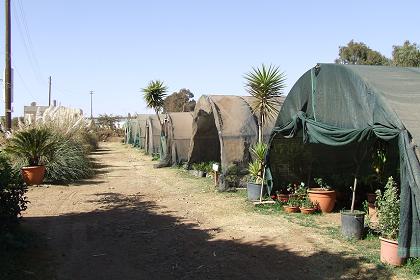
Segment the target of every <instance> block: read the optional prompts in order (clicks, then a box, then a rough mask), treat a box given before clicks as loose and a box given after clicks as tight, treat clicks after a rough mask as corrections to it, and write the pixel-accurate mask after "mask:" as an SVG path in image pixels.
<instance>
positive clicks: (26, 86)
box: [13, 67, 38, 101]
mask: <svg viewBox="0 0 420 280" xmlns="http://www.w3.org/2000/svg"><path fill="white" fill-rule="evenodd" d="M13 71H15V72H16V73H17V74H18V76H19V79H20V81H21V82H22V85H23V87H24V88H25V89H26V92H27V93H29V95H30V96H31V97H32V98H33V99H34V101H38V99H37V98H36V97H35V96H34V95H33V94H32V92H31V90H30V89H29V87H28V85H27V84H26V82H25V80H24V79H23V77H22V75H21V74H20V72H19V71H18V69H17V68H16V67H15V68H13Z"/></svg>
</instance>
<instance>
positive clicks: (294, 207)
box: [283, 205, 299, 213]
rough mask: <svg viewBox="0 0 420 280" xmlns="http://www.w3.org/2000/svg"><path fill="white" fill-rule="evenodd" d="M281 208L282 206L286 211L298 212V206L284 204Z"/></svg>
mask: <svg viewBox="0 0 420 280" xmlns="http://www.w3.org/2000/svg"><path fill="white" fill-rule="evenodd" d="M283 208H284V211H286V213H298V212H299V207H298V206H289V205H284V206H283Z"/></svg>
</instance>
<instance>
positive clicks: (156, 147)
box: [144, 115, 164, 156]
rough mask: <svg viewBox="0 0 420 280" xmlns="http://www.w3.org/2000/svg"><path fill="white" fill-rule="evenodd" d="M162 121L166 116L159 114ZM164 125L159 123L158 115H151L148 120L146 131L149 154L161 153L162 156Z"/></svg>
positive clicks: (147, 151) (146, 146) (146, 148)
mask: <svg viewBox="0 0 420 280" xmlns="http://www.w3.org/2000/svg"><path fill="white" fill-rule="evenodd" d="M159 117H160V119H161V121H163V119H164V116H163V115H159ZM161 131H162V127H161V125H160V123H159V119H158V117H157V115H149V116H148V118H147V120H146V133H145V147H144V149H145V151H146V153H147V154H150V155H153V154H160V155H161V156H162V144H161V141H162V138H161V136H162V135H161Z"/></svg>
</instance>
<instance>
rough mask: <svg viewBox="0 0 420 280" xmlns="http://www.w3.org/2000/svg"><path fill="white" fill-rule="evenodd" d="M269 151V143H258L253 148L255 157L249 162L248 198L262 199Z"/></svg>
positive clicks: (252, 151)
mask: <svg viewBox="0 0 420 280" xmlns="http://www.w3.org/2000/svg"><path fill="white" fill-rule="evenodd" d="M266 152H267V145H266V144H264V143H257V144H255V145H254V146H252V148H251V153H252V155H253V157H254V158H255V159H254V161H253V162H250V163H249V164H248V172H249V180H248V183H247V184H246V189H247V193H248V200H250V201H255V200H258V199H261V196H262V192H263V189H262V188H263V187H264V179H265V178H264V169H265V164H264V159H265V153H266Z"/></svg>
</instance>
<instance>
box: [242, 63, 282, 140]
mask: <svg viewBox="0 0 420 280" xmlns="http://www.w3.org/2000/svg"><path fill="white" fill-rule="evenodd" d="M244 78H245V80H246V84H245V88H246V90H247V91H248V93H249V94H250V95H251V96H253V97H254V98H255V100H254V101H253V102H252V103H251V108H252V111H253V113H254V114H256V115H257V116H258V142H259V143H261V142H262V141H263V127H264V125H265V123H266V121H267V120H271V119H273V118H275V117H276V116H277V114H278V113H279V109H278V108H279V105H280V103H279V100H278V97H279V96H281V95H282V94H283V90H284V88H285V87H286V84H285V81H286V75H285V73H284V72H280V70H279V67H277V66H273V65H270V66H269V67H266V66H265V65H264V64H262V66H261V67H260V68H254V67H252V71H251V72H249V73H247V74H245V75H244Z"/></svg>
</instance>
